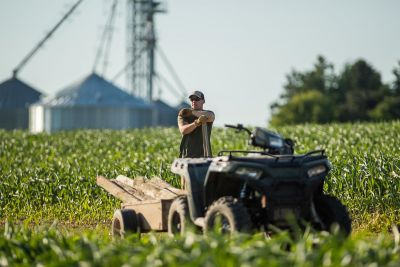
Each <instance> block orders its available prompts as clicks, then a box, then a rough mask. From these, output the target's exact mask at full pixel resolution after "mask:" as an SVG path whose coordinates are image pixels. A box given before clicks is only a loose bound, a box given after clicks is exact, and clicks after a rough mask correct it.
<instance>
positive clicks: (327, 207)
mask: <svg viewBox="0 0 400 267" xmlns="http://www.w3.org/2000/svg"><path fill="white" fill-rule="evenodd" d="M314 205H315V209H316V212H317V214H318V216H319V218H320V219H321V221H322V225H321V226H322V227H321V228H322V229H321V230H327V231H331V230H332V229H331V227H332V225H333V224H335V223H336V224H337V225H338V226H339V231H340V232H342V233H344V234H345V235H346V236H347V235H349V234H350V232H351V219H350V216H349V213H348V212H347V209H346V207H345V206H344V205H343V204H342V203H341V202H340V201H339V200H338V199H337V198H336V197H333V196H329V195H320V196H318V197H316V198H315V199H314Z"/></svg>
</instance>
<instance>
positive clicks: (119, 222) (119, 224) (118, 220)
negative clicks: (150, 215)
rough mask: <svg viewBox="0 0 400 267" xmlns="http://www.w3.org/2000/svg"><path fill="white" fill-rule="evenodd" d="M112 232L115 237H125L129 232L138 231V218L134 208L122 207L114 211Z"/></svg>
mask: <svg viewBox="0 0 400 267" xmlns="http://www.w3.org/2000/svg"><path fill="white" fill-rule="evenodd" d="M111 232H112V237H113V238H124V237H125V235H126V234H127V233H136V232H138V220H137V216H136V212H135V211H134V210H128V209H122V210H119V209H118V210H116V211H115V212H114V216H113V220H112V226H111Z"/></svg>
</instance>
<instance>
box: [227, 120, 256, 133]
mask: <svg viewBox="0 0 400 267" xmlns="http://www.w3.org/2000/svg"><path fill="white" fill-rule="evenodd" d="M225 127H227V128H232V129H236V130H237V132H240V131H245V132H247V133H248V134H249V135H251V131H250V130H249V129H247V128H246V127H243V124H240V123H238V124H237V125H231V124H225Z"/></svg>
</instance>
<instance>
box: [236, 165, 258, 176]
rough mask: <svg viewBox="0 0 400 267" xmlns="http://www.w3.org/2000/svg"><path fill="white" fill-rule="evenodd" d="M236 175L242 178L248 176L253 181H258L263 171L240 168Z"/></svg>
mask: <svg viewBox="0 0 400 267" xmlns="http://www.w3.org/2000/svg"><path fill="white" fill-rule="evenodd" d="M235 174H237V175H240V176H247V177H249V178H253V179H258V178H260V177H261V175H262V170H259V169H255V168H249V167H239V168H237V169H236V171H235Z"/></svg>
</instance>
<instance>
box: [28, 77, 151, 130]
mask: <svg viewBox="0 0 400 267" xmlns="http://www.w3.org/2000/svg"><path fill="white" fill-rule="evenodd" d="M155 123H156V113H155V109H154V108H153V105H151V104H148V103H146V102H145V101H144V100H142V99H139V98H135V97H134V96H132V95H130V94H128V93H127V92H125V91H123V90H121V89H120V88H118V87H117V86H115V85H114V84H112V83H110V82H108V81H106V80H104V79H103V78H102V77H100V76H99V75H97V74H95V73H93V74H91V75H89V76H87V77H86V78H84V79H83V80H82V81H80V82H78V83H76V84H73V85H71V86H69V87H67V88H65V89H63V90H61V91H60V92H58V93H57V94H56V95H55V96H54V97H51V98H47V99H43V100H41V101H40V102H38V103H35V104H33V105H32V106H31V108H30V131H31V132H42V131H46V132H49V133H51V132H55V131H60V130H70V129H80V128H85V129H130V128H142V127H150V126H153V125H154V124H155Z"/></svg>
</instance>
